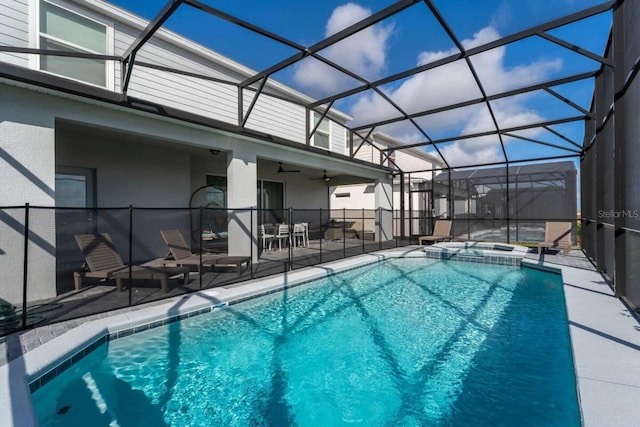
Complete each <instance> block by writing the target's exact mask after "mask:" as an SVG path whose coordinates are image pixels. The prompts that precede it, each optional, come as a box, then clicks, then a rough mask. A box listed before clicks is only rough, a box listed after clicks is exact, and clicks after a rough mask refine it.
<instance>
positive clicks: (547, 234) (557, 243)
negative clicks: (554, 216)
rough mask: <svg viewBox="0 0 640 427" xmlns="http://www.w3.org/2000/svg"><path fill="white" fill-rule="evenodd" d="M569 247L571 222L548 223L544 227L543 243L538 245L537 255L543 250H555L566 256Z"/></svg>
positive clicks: (570, 242)
mask: <svg viewBox="0 0 640 427" xmlns="http://www.w3.org/2000/svg"><path fill="white" fill-rule="evenodd" d="M571 245H572V239H571V222H551V221H549V222H547V223H546V224H545V227H544V242H540V243H538V253H539V254H542V253H543V251H544V250H545V248H557V249H562V254H563V255H568V254H569V251H570V250H571Z"/></svg>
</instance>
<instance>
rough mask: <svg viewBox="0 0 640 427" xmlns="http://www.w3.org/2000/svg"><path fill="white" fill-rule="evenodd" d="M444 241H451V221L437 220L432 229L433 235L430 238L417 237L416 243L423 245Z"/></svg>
mask: <svg viewBox="0 0 640 427" xmlns="http://www.w3.org/2000/svg"><path fill="white" fill-rule="evenodd" d="M445 240H451V221H450V220H444V219H438V220H436V225H435V226H434V227H433V234H432V235H430V236H420V237H418V243H419V244H421V245H423V244H424V242H431V243H436V242H444V241H445Z"/></svg>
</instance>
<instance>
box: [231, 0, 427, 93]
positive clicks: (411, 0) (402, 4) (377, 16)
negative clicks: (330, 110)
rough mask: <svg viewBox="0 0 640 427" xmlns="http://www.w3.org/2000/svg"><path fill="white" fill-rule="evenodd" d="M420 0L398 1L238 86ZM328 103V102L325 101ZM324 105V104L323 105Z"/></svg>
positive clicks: (255, 79) (274, 70)
mask: <svg viewBox="0 0 640 427" xmlns="http://www.w3.org/2000/svg"><path fill="white" fill-rule="evenodd" d="M419 1H420V0H400V1H397V2H396V3H394V4H392V5H390V6H388V7H386V8H384V9H382V10H381V11H379V12H376V13H374V14H373V15H369V16H368V17H366V18H365V19H363V20H361V21H359V22H356V23H355V24H353V25H350V26H349V27H347V28H345V29H344V30H342V31H338V32H337V33H335V34H333V35H331V36H329V37H327V38H325V39H323V40H321V41H319V42H318V43H316V44H314V45H313V46H310V47H308V48H307V49H305V51H304V52H300V53H297V54H295V55H292V56H290V57H289V58H287V59H284V60H283V61H280V62H279V63H277V64H275V65H273V66H271V67H269V68H267V69H266V70H264V71H261V72H259V73H257V74H255V75H253V76H251V77H249V78H248V79H246V80H244V81H243V82H241V83H240V85H241V86H242V87H246V86H249V85H251V84H253V83H255V82H257V81H258V80H260V79H261V78H263V77H265V76H270V75H271V74H273V73H276V72H278V71H280V70H282V69H284V68H287V67H288V66H290V65H292V64H294V63H296V62H298V61H299V60H301V59H303V58H305V57H307V56H309V55H311V54H313V53H316V52H318V51H320V50H322V49H325V48H327V47H329V46H331V45H333V44H335V43H337V42H339V41H341V40H343V39H345V38H347V37H349V36H351V35H353V34H355V33H357V32H359V31H361V30H363V29H365V28H367V27H370V26H372V25H375V24H377V23H378V22H380V21H382V20H384V19H386V18H388V17H390V16H392V15H395V14H396V13H398V12H401V11H403V10H405V9H407V8H408V7H411V6H413V5H414V4H416V3H418V2H419ZM327 102H330V101H327ZM323 104H325V103H323Z"/></svg>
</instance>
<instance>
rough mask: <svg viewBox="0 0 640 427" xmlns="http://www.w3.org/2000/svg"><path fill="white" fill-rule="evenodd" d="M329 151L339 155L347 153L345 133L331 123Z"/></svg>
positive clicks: (342, 128)
mask: <svg viewBox="0 0 640 427" xmlns="http://www.w3.org/2000/svg"><path fill="white" fill-rule="evenodd" d="M331 151H333V152H334V153H339V154H348V153H347V131H346V129H345V128H344V127H343V126H341V125H339V124H337V123H335V122H334V123H331Z"/></svg>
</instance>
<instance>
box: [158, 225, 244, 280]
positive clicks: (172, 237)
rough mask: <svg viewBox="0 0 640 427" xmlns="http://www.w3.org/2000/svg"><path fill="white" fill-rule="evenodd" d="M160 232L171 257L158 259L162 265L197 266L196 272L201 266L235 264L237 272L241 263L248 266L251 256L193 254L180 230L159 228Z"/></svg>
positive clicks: (199, 270)
mask: <svg viewBox="0 0 640 427" xmlns="http://www.w3.org/2000/svg"><path fill="white" fill-rule="evenodd" d="M160 234H161V235H162V238H163V239H164V241H165V243H166V244H167V246H169V252H170V253H171V256H172V258H173V259H164V260H162V261H160V264H161V265H163V266H166V265H169V264H171V265H180V266H196V267H198V273H199V274H200V273H202V272H201V268H202V266H210V267H212V268H213V267H214V266H216V265H218V266H229V265H231V266H235V267H236V269H237V271H238V274H241V273H242V265H243V264H246V265H247V267H248V266H249V261H250V260H251V257H248V256H229V255H223V254H203V255H200V254H194V253H192V252H191V249H190V248H189V245H187V242H186V241H185V240H184V238H183V237H182V233H180V230H177V229H174V230H161V231H160Z"/></svg>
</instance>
